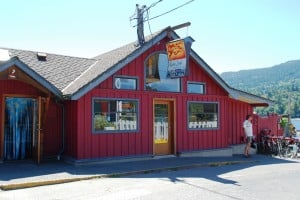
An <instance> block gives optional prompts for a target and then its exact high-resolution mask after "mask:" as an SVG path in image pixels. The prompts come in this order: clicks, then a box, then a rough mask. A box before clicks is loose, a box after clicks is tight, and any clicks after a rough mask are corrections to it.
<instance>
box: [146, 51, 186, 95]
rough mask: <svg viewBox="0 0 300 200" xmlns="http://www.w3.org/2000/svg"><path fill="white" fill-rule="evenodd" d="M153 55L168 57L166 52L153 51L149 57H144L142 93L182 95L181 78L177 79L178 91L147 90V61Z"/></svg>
mask: <svg viewBox="0 0 300 200" xmlns="http://www.w3.org/2000/svg"><path fill="white" fill-rule="evenodd" d="M155 54H165V55H166V56H168V54H167V52H166V51H155V52H153V53H151V54H150V55H148V56H147V57H146V59H145V60H144V91H149V92H167V93H182V92H183V84H182V78H181V77H178V80H179V83H178V87H179V91H161V90H157V91H156V90H147V87H146V86H147V83H146V81H147V61H148V60H149V59H150V57H151V56H154V55H155Z"/></svg>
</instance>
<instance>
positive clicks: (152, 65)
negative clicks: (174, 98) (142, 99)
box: [145, 53, 180, 92]
mask: <svg viewBox="0 0 300 200" xmlns="http://www.w3.org/2000/svg"><path fill="white" fill-rule="evenodd" d="M145 85H146V90H152V91H164V92H180V78H172V79H171V78H170V77H169V75H168V57H167V54H165V53H156V54H153V55H151V56H150V57H149V58H148V59H147V60H146V84H145Z"/></svg>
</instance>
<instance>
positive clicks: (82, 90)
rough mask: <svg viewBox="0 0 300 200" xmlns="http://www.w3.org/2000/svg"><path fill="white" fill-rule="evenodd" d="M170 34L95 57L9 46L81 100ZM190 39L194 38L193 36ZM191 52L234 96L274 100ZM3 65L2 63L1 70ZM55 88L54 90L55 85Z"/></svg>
mask: <svg viewBox="0 0 300 200" xmlns="http://www.w3.org/2000/svg"><path fill="white" fill-rule="evenodd" d="M166 36H168V37H171V38H172V39H179V38H180V37H179V36H178V35H177V34H176V33H175V31H173V30H172V28H171V27H167V28H165V29H164V30H162V31H159V32H157V33H156V34H153V35H151V36H148V37H146V42H145V44H144V45H143V46H137V45H136V43H130V44H127V45H125V46H122V47H120V48H117V49H115V50H112V51H109V52H107V53H104V54H101V55H99V56H96V57H95V58H92V59H88V58H78V57H71V56H63V55H56V54H47V57H46V61H40V60H38V59H37V52H34V51H24V50H15V49H7V50H9V52H10V56H11V57H17V58H18V59H19V61H20V62H21V63H23V64H24V66H23V68H26V67H27V68H31V69H32V70H33V71H35V72H36V73H37V74H38V75H39V76H40V77H42V78H44V79H45V80H44V82H45V83H46V82H47V83H50V84H52V85H53V86H54V88H56V89H57V91H59V92H57V91H56V92H55V93H54V94H56V95H60V96H61V97H62V96H64V97H65V98H68V99H71V100H78V99H79V98H80V97H82V96H83V95H85V94H86V93H87V92H89V91H90V90H92V89H93V88H95V87H96V86H97V85H99V84H100V83H101V82H103V81H104V80H106V79H107V78H108V77H110V76H112V75H113V74H114V73H115V72H117V71H118V70H120V69H121V68H123V67H124V66H126V65H127V64H129V63H130V62H131V61H133V60H134V59H136V58H137V57H138V56H140V55H141V54H142V53H144V52H145V51H147V50H148V49H150V48H151V47H152V46H153V45H154V44H156V43H157V42H159V41H160V40H162V39H163V38H165V37H166ZM188 39H190V40H193V39H192V38H190V37H189V38H188ZM2 49H3V48H2ZM190 56H191V57H192V58H193V59H194V60H195V61H196V62H197V63H198V64H199V66H201V67H202V68H203V69H204V71H206V72H207V73H208V74H209V75H210V76H211V77H212V78H213V79H214V80H215V81H216V83H217V84H219V85H220V86H221V87H222V88H223V89H224V90H225V91H226V92H227V93H228V94H229V96H230V97H232V98H233V99H237V100H241V101H243V102H247V103H249V104H252V105H264V106H266V105H270V104H273V103H274V102H273V101H271V100H269V99H265V98H261V97H258V96H255V95H252V94H249V93H246V92H243V91H239V90H236V89H234V88H231V87H230V86H229V85H228V84H227V83H226V82H225V81H224V80H223V79H222V78H221V77H220V76H219V75H218V74H217V73H216V72H215V71H214V70H213V69H212V68H211V67H210V66H209V65H208V64H207V63H206V62H205V61H204V60H203V59H202V58H201V57H200V56H199V55H198V54H197V53H196V52H195V51H193V50H191V53H190ZM1 65H2V64H1V63H0V71H1ZM28 71H30V70H28ZM47 88H49V86H47ZM51 91H54V90H53V88H52V90H51Z"/></svg>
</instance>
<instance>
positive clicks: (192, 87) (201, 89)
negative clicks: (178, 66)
mask: <svg viewBox="0 0 300 200" xmlns="http://www.w3.org/2000/svg"><path fill="white" fill-rule="evenodd" d="M187 92H188V93H194V94H205V84H204V83H188V85H187Z"/></svg>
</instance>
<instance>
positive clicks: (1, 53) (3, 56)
mask: <svg viewBox="0 0 300 200" xmlns="http://www.w3.org/2000/svg"><path fill="white" fill-rule="evenodd" d="M9 59H10V56H9V51H8V50H6V49H0V61H8V60H9Z"/></svg>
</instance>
